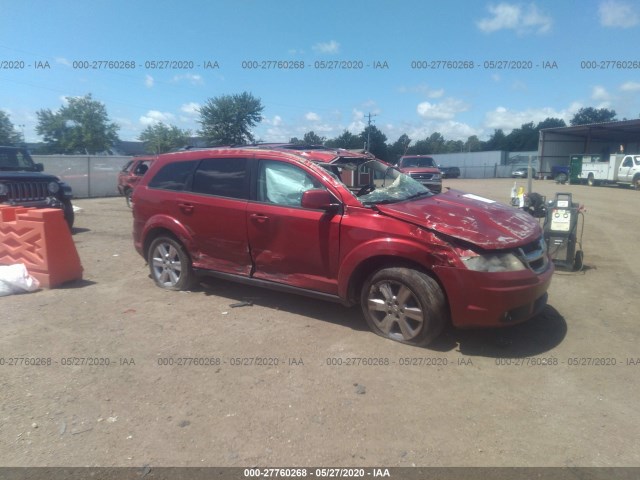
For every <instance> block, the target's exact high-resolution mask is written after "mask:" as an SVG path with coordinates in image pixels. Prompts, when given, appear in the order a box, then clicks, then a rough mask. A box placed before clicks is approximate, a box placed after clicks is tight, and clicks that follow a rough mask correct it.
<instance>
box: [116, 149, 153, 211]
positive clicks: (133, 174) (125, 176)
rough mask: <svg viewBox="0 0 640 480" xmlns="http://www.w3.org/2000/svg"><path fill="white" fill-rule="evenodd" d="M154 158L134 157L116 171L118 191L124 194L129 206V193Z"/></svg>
mask: <svg viewBox="0 0 640 480" xmlns="http://www.w3.org/2000/svg"><path fill="white" fill-rule="evenodd" d="M155 159H156V157H135V158H134V159H133V160H130V161H129V162H127V164H126V165H125V166H124V167H122V170H120V173H118V192H119V193H120V195H124V198H125V199H126V201H127V206H128V207H129V208H131V207H132V203H131V194H132V193H133V189H134V188H135V186H136V185H137V184H138V182H140V179H141V178H142V176H143V175H144V174H145V173H147V170H149V167H150V166H151V164H152V163H153V161H154V160H155Z"/></svg>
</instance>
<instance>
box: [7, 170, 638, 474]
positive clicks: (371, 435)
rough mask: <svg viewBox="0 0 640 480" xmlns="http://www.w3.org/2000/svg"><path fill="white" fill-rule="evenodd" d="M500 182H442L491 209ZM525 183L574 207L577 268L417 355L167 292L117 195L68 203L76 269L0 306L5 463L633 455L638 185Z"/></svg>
mask: <svg viewBox="0 0 640 480" xmlns="http://www.w3.org/2000/svg"><path fill="white" fill-rule="evenodd" d="M519 183H520V184H523V182H522V181H520V182H519ZM512 185H513V181H511V180H508V179H498V180H493V179H491V180H464V179H457V180H445V186H450V187H454V188H459V189H462V190H465V191H468V192H473V193H476V194H479V195H484V196H486V197H489V198H493V199H495V200H499V201H503V202H506V201H508V197H509V192H510V189H511V186H512ZM534 190H535V191H537V192H539V193H541V194H544V195H547V196H549V197H551V196H552V194H553V192H556V191H570V192H573V194H574V196H575V200H577V201H579V202H581V203H584V204H585V205H586V208H587V213H586V225H585V229H584V239H583V248H584V252H585V268H584V270H583V271H582V272H580V273H575V274H567V273H557V274H556V275H555V276H554V279H553V282H552V285H551V289H550V292H549V293H550V298H549V305H548V307H547V308H546V310H545V311H544V312H543V314H542V315H541V316H539V317H538V318H535V319H533V320H531V321H529V322H527V323H525V324H522V325H519V326H515V327H511V328H505V329H497V330H464V331H459V330H454V329H448V330H447V331H446V332H445V334H444V335H443V336H442V337H441V338H440V339H439V340H438V341H436V343H435V344H434V345H432V346H431V347H430V348H426V349H421V348H414V347H409V346H406V345H402V344H399V343H394V342H391V341H388V340H385V339H383V338H381V337H378V336H376V335H374V334H373V333H370V332H369V331H368V329H367V327H366V324H365V322H364V320H363V319H362V317H361V315H360V313H359V311H358V310H357V309H346V308H344V307H342V306H340V305H334V304H330V303H323V302H321V301H316V300H310V299H307V298H302V297H297V296H293V295H288V294H280V293H274V292H271V291H266V290H260V289H256V288H250V287H245V286H240V285H235V284H225V283H222V282H219V281H208V282H207V283H205V284H203V285H202V287H201V288H200V289H198V290H197V291H193V292H188V293H181V292H175V293H174V292H165V291H162V290H161V289H159V288H157V287H155V286H154V284H153V282H152V281H151V279H150V278H149V274H148V270H147V267H146V266H145V263H144V261H143V259H142V258H141V257H139V256H138V254H137V253H136V252H135V251H134V249H133V245H132V239H131V223H132V222H131V213H130V211H129V210H128V209H127V208H126V206H125V202H124V199H123V198H106V199H87V200H77V201H76V205H78V206H79V207H81V208H82V209H83V211H82V212H81V213H79V214H78V215H77V221H76V229H75V233H74V240H75V242H76V245H77V248H78V251H79V254H80V257H81V260H82V264H83V267H84V280H83V281H82V282H78V283H75V284H72V285H69V286H67V287H66V288H60V289H55V290H42V291H38V292H35V293H32V294H25V295H15V296H10V297H4V298H1V299H0V305H1V307H2V314H1V315H0V328H1V329H2V332H3V335H2V338H1V339H0V352H1V353H0V357H2V359H4V365H0V388H1V392H2V393H1V397H0V398H1V404H0V465H3V466H142V465H153V466H254V465H259V466H319V465H324V466H374V465H377V466H380V465H382V466H388V467H394V466H416V465H417V466H570V467H574V466H606V467H609V466H640V450H639V449H638V438H639V437H640V418H639V417H640V415H639V413H638V396H639V393H640V392H639V390H640V389H639V382H638V377H639V375H640V349H639V348H638V336H639V332H640V327H639V326H638V310H639V309H638V307H639V305H640V302H639V301H638V284H640V281H639V273H638V272H640V268H639V267H640V260H639V259H638V258H639V257H638V255H636V254H635V253H634V252H635V250H636V247H637V240H638V233H639V231H640V230H639V229H638V225H639V224H640V221H639V220H640V218H639V217H640V209H639V208H638V204H639V203H640V193H639V192H636V191H632V190H630V189H625V188H618V187H598V188H589V187H587V186H557V185H555V184H554V183H553V182H551V181H535V182H534ZM242 301H249V302H252V304H253V305H252V306H244V307H238V308H232V307H231V306H230V305H231V304H234V303H238V302H242ZM70 357H78V358H83V359H91V360H84V362H85V364H84V365H66V363H70V362H68V361H67V359H69V358H70ZM10 358H39V359H44V360H43V361H44V363H48V362H49V361H50V362H51V364H50V365H46V364H45V365H35V366H34V365H24V364H22V365H17V366H16V365H9V364H8V362H9V359H10ZM185 358H186V359H194V358H195V359H197V360H195V361H193V360H181V359H185ZM350 358H362V359H366V360H365V361H364V362H362V361H361V360H357V361H356V362H361V363H360V364H359V365H347V362H348V361H349V360H348V359H350ZM49 359H50V360H49ZM249 359H257V360H249ZM369 359H374V360H369ZM406 359H409V360H410V361H414V362H416V363H419V364H421V365H415V366H413V365H409V366H407V365H404V363H407V360H406ZM413 359H415V360H413ZM251 361H253V364H252V365H247V364H246V363H249V362H251ZM180 362H183V363H187V364H186V365H178V364H179V363H180ZM340 362H342V365H336V364H337V363H340ZM387 362H388V365H385V363H387ZM88 363H91V364H88ZM105 363H109V365H105ZM171 363H173V365H171ZM196 363H197V364H196ZM363 363H372V365H365V364H363ZM381 363H382V365H381Z"/></svg>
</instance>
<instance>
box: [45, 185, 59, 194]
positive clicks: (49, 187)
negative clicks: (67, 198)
mask: <svg viewBox="0 0 640 480" xmlns="http://www.w3.org/2000/svg"><path fill="white" fill-rule="evenodd" d="M47 190H49V193H52V194H54V195H55V194H56V193H58V192H59V191H60V185H59V184H58V182H49V184H48V185H47Z"/></svg>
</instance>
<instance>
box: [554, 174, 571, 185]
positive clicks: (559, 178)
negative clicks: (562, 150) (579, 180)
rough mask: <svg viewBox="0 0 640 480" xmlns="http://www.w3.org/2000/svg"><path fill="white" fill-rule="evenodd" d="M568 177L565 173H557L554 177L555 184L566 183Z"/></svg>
mask: <svg viewBox="0 0 640 480" xmlns="http://www.w3.org/2000/svg"><path fill="white" fill-rule="evenodd" d="M567 180H568V177H567V174H566V173H559V174H558V175H556V182H557V183H562V184H563V185H564V184H565V183H566V182H567Z"/></svg>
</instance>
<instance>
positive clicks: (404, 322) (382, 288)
mask: <svg viewBox="0 0 640 480" xmlns="http://www.w3.org/2000/svg"><path fill="white" fill-rule="evenodd" d="M360 304H361V307H362V312H363V313H364V317H365V319H366V321H367V324H368V325H369V328H370V329H371V330H372V331H373V332H374V333H376V334H378V335H380V336H382V337H385V338H388V339H390V340H395V341H397V342H402V343H408V344H409V345H415V346H425V345H428V344H429V343H430V342H431V341H433V340H434V339H435V338H436V337H437V336H438V335H439V334H440V332H442V329H443V327H444V324H445V320H446V318H447V306H446V301H445V297H444V293H443V291H442V289H441V288H440V285H438V283H437V282H436V281H435V280H434V279H433V278H431V277H429V276H428V275H426V274H424V273H422V272H419V271H417V270H413V269H410V268H384V269H382V270H378V271H377V272H375V273H374V274H373V275H371V276H370V277H369V279H368V280H367V281H366V282H365V284H364V286H363V288H362V292H361V295H360Z"/></svg>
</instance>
